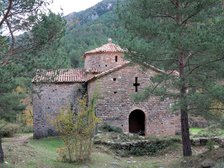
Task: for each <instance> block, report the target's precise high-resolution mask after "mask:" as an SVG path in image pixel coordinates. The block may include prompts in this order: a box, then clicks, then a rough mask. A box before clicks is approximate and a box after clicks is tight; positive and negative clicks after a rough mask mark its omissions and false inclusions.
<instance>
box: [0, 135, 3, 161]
mask: <svg viewBox="0 0 224 168" xmlns="http://www.w3.org/2000/svg"><path fill="white" fill-rule="evenodd" d="M1 163H4V152H3V149H2V138H1V137H0V164H1Z"/></svg>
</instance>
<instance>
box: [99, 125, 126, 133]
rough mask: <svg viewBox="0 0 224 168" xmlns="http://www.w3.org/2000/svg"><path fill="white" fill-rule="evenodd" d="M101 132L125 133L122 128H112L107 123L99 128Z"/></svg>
mask: <svg viewBox="0 0 224 168" xmlns="http://www.w3.org/2000/svg"><path fill="white" fill-rule="evenodd" d="M99 130H100V131H103V132H116V133H123V131H122V129H121V128H120V127H115V126H111V125H109V124H107V123H103V124H102V125H101V126H100V127H99Z"/></svg>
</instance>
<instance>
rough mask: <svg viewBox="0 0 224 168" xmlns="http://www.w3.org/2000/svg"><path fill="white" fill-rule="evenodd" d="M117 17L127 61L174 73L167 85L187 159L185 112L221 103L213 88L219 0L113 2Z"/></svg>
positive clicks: (218, 56)
mask: <svg viewBox="0 0 224 168" xmlns="http://www.w3.org/2000/svg"><path fill="white" fill-rule="evenodd" d="M118 14H119V18H120V20H121V22H122V23H123V26H124V27H125V28H126V31H127V33H128V34H129V35H126V36H125V38H123V40H122V41H123V45H124V46H125V47H127V48H128V50H129V57H128V58H129V59H130V60H132V61H133V62H137V63H140V64H151V65H155V66H157V67H160V68H161V69H163V70H169V71H170V72H171V73H172V72H174V70H176V71H178V73H179V77H178V79H174V80H173V83H172V87H173V88H178V90H179V92H178V94H177V95H175V98H177V99H178V100H179V103H178V104H179V110H180V113H181V133H182V143H183V155H184V156H190V155H192V151H191V143H190V137H189V125H188V113H189V112H190V111H195V112H198V111H203V112H204V111H205V112H208V111H209V107H210V104H211V102H212V100H215V99H219V100H221V101H223V100H224V99H223V96H221V95H222V94H223V93H224V92H223V90H224V89H223V86H217V85H218V83H217V81H218V80H219V79H220V78H222V77H223V76H222V75H220V74H223V72H222V71H223V70H222V68H221V67H223V65H224V56H223V53H224V51H223V50H224V46H223V45H224V29H223V23H224V19H223V9H222V2H221V0H128V1H121V2H120V3H119V5H118ZM171 76H172V75H171ZM164 80H166V81H167V78H165V79H164V78H162V80H161V81H160V82H164ZM169 84H170V83H169ZM215 87H216V88H217V87H218V88H219V90H218V91H217V89H215ZM164 89H165V90H167V89H166V88H164ZM152 90H153V91H155V90H156V89H147V91H148V95H149V94H151V91H152ZM214 91H216V92H214ZM160 93H161V92H160ZM163 94H166V93H165V92H163ZM163 96H164V95H163ZM203 102H204V103H203Z"/></svg>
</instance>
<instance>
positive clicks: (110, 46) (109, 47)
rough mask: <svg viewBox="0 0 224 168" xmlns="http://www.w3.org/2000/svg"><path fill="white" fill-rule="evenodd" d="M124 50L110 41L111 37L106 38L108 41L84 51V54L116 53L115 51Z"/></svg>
mask: <svg viewBox="0 0 224 168" xmlns="http://www.w3.org/2000/svg"><path fill="white" fill-rule="evenodd" d="M124 51H125V50H123V49H122V48H121V47H120V46H118V45H116V44H114V43H112V40H111V39H108V43H107V44H104V45H102V46H101V47H99V48H96V49H93V50H90V51H87V52H85V54H84V56H85V55H87V54H96V53H116V52H124Z"/></svg>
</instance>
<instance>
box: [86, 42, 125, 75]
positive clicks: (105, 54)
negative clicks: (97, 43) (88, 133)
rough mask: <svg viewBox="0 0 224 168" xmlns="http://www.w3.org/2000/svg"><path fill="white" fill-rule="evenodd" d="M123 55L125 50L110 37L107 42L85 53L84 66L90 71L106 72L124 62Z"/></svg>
mask: <svg viewBox="0 0 224 168" xmlns="http://www.w3.org/2000/svg"><path fill="white" fill-rule="evenodd" d="M123 57H124V50H123V49H122V48H121V47H120V46H118V45H116V44H114V43H112V39H111V38H109V39H108V43H107V44H104V45H102V46H101V47H99V48H96V49H93V50H90V51H87V52H86V53H85V54H84V68H85V69H86V71H87V72H90V73H100V72H104V71H106V70H109V69H111V68H114V67H116V66H118V65H121V64H123V63H124V62H125V60H124V59H123Z"/></svg>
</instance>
